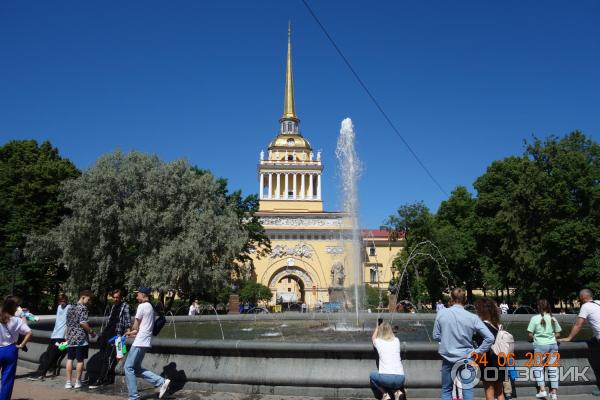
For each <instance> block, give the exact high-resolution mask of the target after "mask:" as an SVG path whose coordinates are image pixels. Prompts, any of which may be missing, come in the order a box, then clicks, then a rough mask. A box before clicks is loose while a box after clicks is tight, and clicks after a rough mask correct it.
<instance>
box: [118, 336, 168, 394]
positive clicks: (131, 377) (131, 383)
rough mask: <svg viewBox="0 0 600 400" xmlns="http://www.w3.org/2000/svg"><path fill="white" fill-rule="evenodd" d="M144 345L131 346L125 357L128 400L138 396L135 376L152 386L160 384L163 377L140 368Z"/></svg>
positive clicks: (144, 350) (144, 351)
mask: <svg viewBox="0 0 600 400" xmlns="http://www.w3.org/2000/svg"><path fill="white" fill-rule="evenodd" d="M146 350H148V349H147V348H146V347H137V346H131V349H129V353H128V354H127V359H126V360H125V366H124V369H125V382H126V383H127V391H128V392H129V400H138V399H139V398H140V396H139V394H138V389H137V381H136V379H135V378H136V377H137V376H141V377H142V378H143V379H144V380H145V381H146V382H148V383H149V384H151V385H153V386H154V387H159V386H162V384H163V383H165V379H164V378H162V377H160V376H158V375H156V374H155V373H154V372H152V371H148V370H146V369H144V368H142V361H143V360H144V356H145V355H146Z"/></svg>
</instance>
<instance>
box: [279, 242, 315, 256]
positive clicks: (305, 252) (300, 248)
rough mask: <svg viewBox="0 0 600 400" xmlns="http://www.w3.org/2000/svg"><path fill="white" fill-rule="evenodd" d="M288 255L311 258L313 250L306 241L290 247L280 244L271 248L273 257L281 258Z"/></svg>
mask: <svg viewBox="0 0 600 400" xmlns="http://www.w3.org/2000/svg"><path fill="white" fill-rule="evenodd" d="M288 256H296V257H306V258H311V257H312V250H311V248H310V246H308V245H306V244H304V243H299V244H297V245H295V246H294V247H288V246H285V245H281V244H278V245H276V246H275V247H273V248H272V249H271V256H270V257H271V258H280V257H288Z"/></svg>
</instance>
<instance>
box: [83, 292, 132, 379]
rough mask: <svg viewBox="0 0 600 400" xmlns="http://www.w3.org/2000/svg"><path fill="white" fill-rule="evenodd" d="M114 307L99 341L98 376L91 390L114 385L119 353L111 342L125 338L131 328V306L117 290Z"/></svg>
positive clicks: (114, 293) (113, 293)
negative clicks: (119, 337) (116, 337)
mask: <svg viewBox="0 0 600 400" xmlns="http://www.w3.org/2000/svg"><path fill="white" fill-rule="evenodd" d="M111 297H112V300H113V305H112V307H111V308H110V314H109V316H108V323H107V324H106V328H105V329H104V330H103V331H102V334H101V335H100V338H99V339H98V346H99V350H98V358H99V360H100V361H99V366H98V375H97V377H96V379H95V381H94V382H93V383H92V384H91V385H90V386H89V388H90V389H96V388H97V387H98V386H100V385H103V384H110V383H114V380H115V367H116V366H117V351H116V348H115V346H114V345H113V344H111V343H109V340H110V339H111V338H113V337H114V336H123V335H124V334H125V332H127V331H128V330H129V328H130V326H131V314H130V311H129V305H128V304H127V303H126V302H124V301H123V292H121V290H120V289H116V290H114V291H113V292H112V293H111Z"/></svg>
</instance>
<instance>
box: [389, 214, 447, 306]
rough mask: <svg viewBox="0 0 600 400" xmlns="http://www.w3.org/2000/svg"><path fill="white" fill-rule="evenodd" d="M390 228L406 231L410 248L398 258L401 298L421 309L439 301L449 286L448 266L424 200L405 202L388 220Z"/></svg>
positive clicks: (407, 246) (390, 229)
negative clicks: (437, 244)
mask: <svg viewBox="0 0 600 400" xmlns="http://www.w3.org/2000/svg"><path fill="white" fill-rule="evenodd" d="M386 225H387V229H388V230H389V231H395V232H404V237H405V240H406V249H405V251H403V252H401V253H400V254H399V255H398V257H397V258H396V259H395V260H394V268H396V269H397V271H398V277H399V279H400V282H399V284H398V286H397V288H398V297H399V298H404V299H406V298H410V299H411V301H413V302H417V307H418V308H421V304H422V303H423V302H429V303H431V304H432V306H433V304H435V302H436V301H437V299H439V298H441V296H442V293H443V291H444V290H445V289H446V288H447V286H448V284H449V282H448V278H449V277H448V276H447V274H445V271H444V269H447V268H446V266H445V265H440V264H444V261H443V259H442V257H441V256H440V254H439V251H438V249H437V247H436V246H435V244H434V243H433V242H432V240H434V237H435V218H434V215H433V214H431V212H430V211H429V209H428V208H427V206H425V204H424V203H423V202H417V203H413V204H407V205H402V206H401V207H400V208H399V209H398V212H397V214H396V215H392V216H390V217H389V218H388V220H387V221H386Z"/></svg>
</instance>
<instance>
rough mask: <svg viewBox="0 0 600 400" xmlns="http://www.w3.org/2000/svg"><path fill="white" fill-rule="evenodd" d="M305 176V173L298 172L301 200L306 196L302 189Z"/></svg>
mask: <svg viewBox="0 0 600 400" xmlns="http://www.w3.org/2000/svg"><path fill="white" fill-rule="evenodd" d="M305 177H306V174H300V179H302V182H301V183H300V198H301V199H302V200H304V197H305V196H306V192H305V191H304V179H305Z"/></svg>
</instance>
